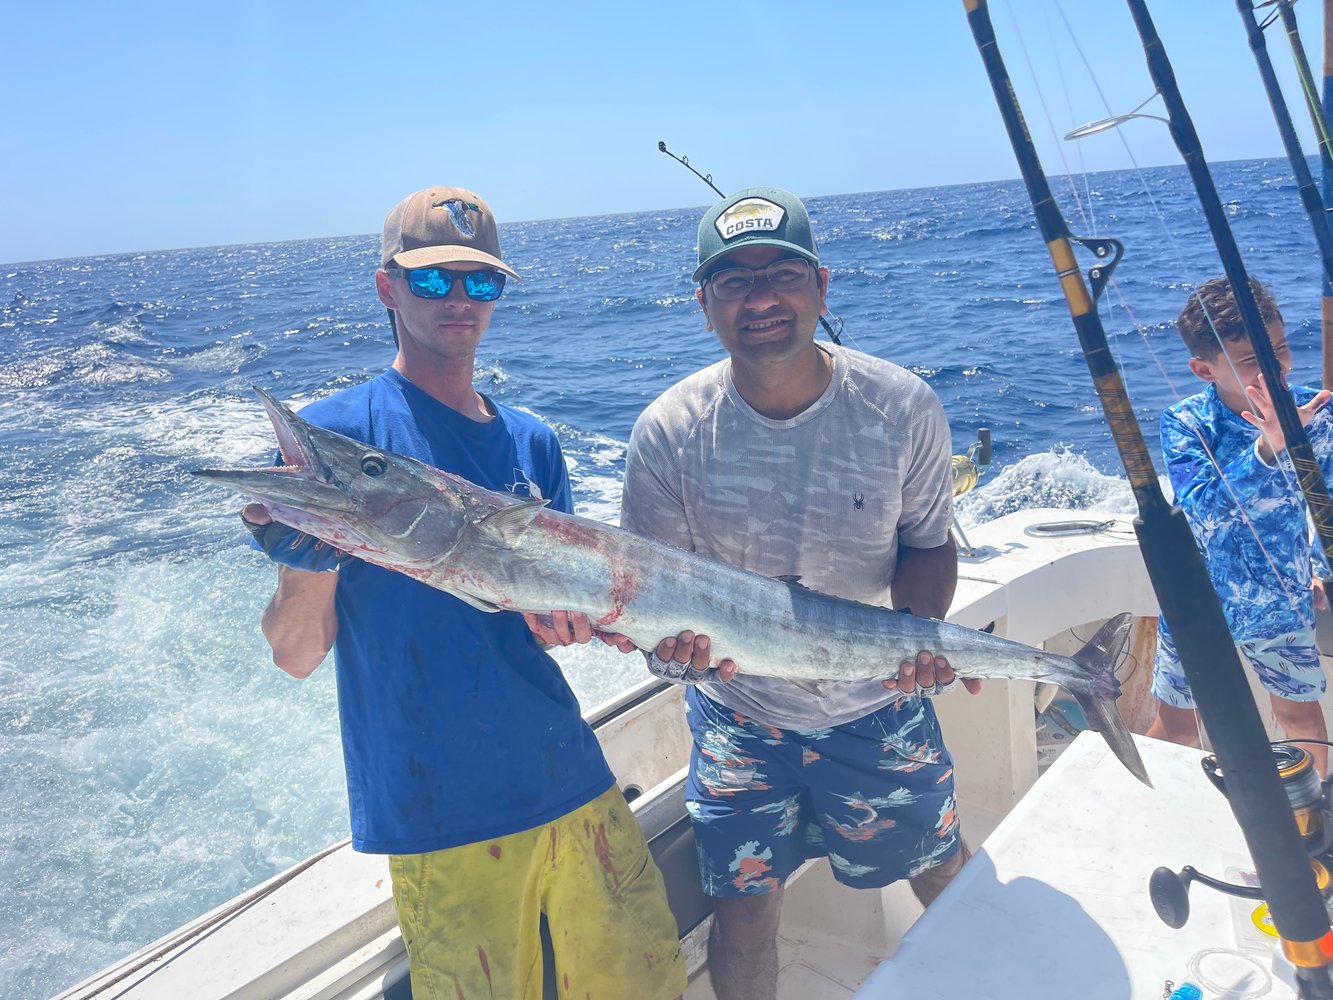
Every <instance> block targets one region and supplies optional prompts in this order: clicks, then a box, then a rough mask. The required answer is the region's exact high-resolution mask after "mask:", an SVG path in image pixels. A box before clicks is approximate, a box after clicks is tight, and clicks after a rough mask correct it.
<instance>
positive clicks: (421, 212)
mask: <svg viewBox="0 0 1333 1000" xmlns="http://www.w3.org/2000/svg"><path fill="white" fill-rule="evenodd" d="M460 260H466V261H477V262H478V263H482V264H486V265H488V266H490V267H495V268H499V269H500V270H501V271H503V272H504V273H505V274H507V275H509V276H510V277H511V278H515V279H517V278H518V275H517V274H516V273H515V272H514V271H513V270H512V269H511V268H510V267H509V266H508V265H507V264H505V262H504V261H502V260H501V259H500V232H499V230H498V229H497V228H496V225H495V216H494V215H492V214H491V210H490V206H488V205H487V204H486V202H484V201H482V199H481V196H480V195H478V194H475V193H473V192H472V191H468V190H467V189H466V188H458V187H432V188H426V190H424V191H418V192H417V193H416V194H411V195H408V196H407V197H406V198H404V199H403V200H402V201H400V202H399V203H398V204H397V205H395V206H394V207H393V211H391V212H390V213H389V217H388V218H387V219H385V220H384V234H383V236H382V237H381V238H380V266H381V267H388V266H389V264H390V262H392V263H394V264H397V265H398V266H399V267H407V268H412V267H430V266H431V265H432V264H450V263H453V262H454V261H460Z"/></svg>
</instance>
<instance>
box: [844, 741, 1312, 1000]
mask: <svg viewBox="0 0 1333 1000" xmlns="http://www.w3.org/2000/svg"><path fill="white" fill-rule="evenodd" d="M1138 742H1139V747H1140V750H1141V752H1142V754H1143V759H1144V762H1145V763H1146V764H1147V766H1148V770H1149V771H1150V772H1151V773H1152V775H1153V779H1154V781H1156V782H1157V786H1158V787H1157V788H1156V789H1150V788H1146V787H1144V786H1143V785H1141V784H1139V783H1138V782H1137V781H1135V780H1134V779H1133V778H1132V777H1130V776H1129V775H1128V774H1126V773H1125V772H1124V769H1123V768H1122V767H1121V766H1120V765H1119V763H1118V762H1117V761H1116V760H1115V758H1114V757H1112V756H1111V754H1110V751H1109V750H1107V748H1106V745H1105V743H1103V742H1102V741H1101V740H1100V739H1099V738H1098V737H1097V736H1096V734H1094V733H1084V734H1083V735H1082V736H1080V737H1079V738H1078V739H1077V740H1076V741H1075V742H1074V743H1073V744H1072V746H1071V747H1070V748H1069V749H1068V750H1067V751H1066V752H1065V753H1064V754H1063V755H1062V756H1061V758H1060V759H1059V760H1058V761H1057V762H1056V763H1055V765H1054V766H1053V767H1052V768H1051V770H1050V771H1049V772H1048V773H1047V774H1046V775H1045V776H1044V777H1043V778H1042V779H1041V781H1039V782H1038V783H1037V785H1036V787H1035V788H1033V790H1032V791H1031V792H1030V793H1029V794H1028V795H1027V796H1026V797H1025V798H1024V799H1023V801H1022V802H1021V803H1019V805H1018V807H1017V808H1016V809H1014V811H1013V812H1012V813H1010V814H1009V816H1008V817H1006V818H1005V820H1004V822H1003V823H1001V824H1000V826H999V828H998V829H997V830H996V831H995V832H994V833H993V834H992V835H991V836H990V837H989V838H988V839H987V840H986V842H985V844H984V845H982V848H981V850H980V851H978V852H977V854H976V856H975V857H974V858H973V859H972V860H971V861H970V862H968V864H967V867H966V868H964V870H963V871H962V872H961V873H960V874H959V875H958V877H957V878H955V879H954V881H953V882H952V883H950V884H949V886H948V887H947V888H946V889H945V890H944V892H943V893H942V894H941V895H940V897H939V899H937V900H936V901H935V902H934V903H933V904H931V907H930V909H929V910H927V911H926V913H925V914H924V915H923V916H922V918H921V919H920V920H918V921H917V923H916V925H915V926H914V927H912V929H911V930H910V931H909V932H908V933H907V935H906V936H905V937H904V938H903V940H902V941H901V942H900V943H899V945H898V948H897V950H896V951H895V953H894V955H893V957H892V958H891V959H890V960H888V961H886V962H884V963H883V964H882V965H881V966H880V967H879V968H878V969H877V970H876V971H875V973H874V974H873V975H872V976H871V977H870V978H869V979H868V980H867V981H866V983H865V984H864V986H862V987H861V989H860V990H859V991H858V992H857V993H856V994H855V995H856V997H857V1000H889V998H903V997H911V998H913V1000H957V998H959V997H986V998H987V1000H1030V998H1032V997H1039V996H1076V997H1080V998H1081V1000H1161V997H1162V996H1163V995H1164V992H1163V990H1164V986H1165V983H1166V982H1167V981H1168V980H1170V981H1171V982H1173V983H1174V984H1176V985H1177V986H1178V985H1180V983H1181V982H1183V981H1185V980H1186V979H1191V980H1193V981H1195V982H1196V983H1198V984H1199V985H1201V986H1205V987H1208V988H1209V990H1210V992H1206V993H1205V995H1206V996H1214V995H1220V996H1228V997H1245V996H1252V997H1264V998H1266V1000H1288V998H1291V997H1293V996H1294V993H1293V992H1292V990H1291V988H1290V987H1289V986H1288V985H1287V983H1285V982H1283V981H1282V980H1281V979H1280V978H1279V977H1278V976H1274V975H1272V958H1273V946H1274V945H1275V944H1276V943H1277V939H1276V938H1275V937H1272V936H1269V935H1266V934H1264V933H1262V932H1261V931H1260V930H1259V929H1258V928H1257V927H1256V925H1255V923H1254V922H1253V920H1252V915H1253V912H1254V909H1255V907H1256V906H1258V905H1259V904H1258V903H1257V902H1255V901H1253V900H1234V899H1233V897H1230V896H1226V895H1223V894H1221V893H1219V892H1216V891H1214V890H1212V889H1209V888H1208V887H1206V886H1199V885H1196V886H1194V887H1193V888H1192V889H1191V891H1190V894H1189V901H1190V916H1189V920H1188V921H1187V922H1186V924H1185V926H1184V927H1183V928H1181V929H1180V930H1172V929H1171V928H1169V927H1167V926H1166V925H1165V924H1163V923H1162V921H1161V920H1160V919H1159V918H1158V916H1157V914H1156V913H1155V912H1154V910H1153V907H1152V904H1151V902H1150V900H1149V898H1148V889H1147V887H1148V879H1149V877H1150V876H1151V874H1152V872H1153V870H1154V869H1155V868H1157V867H1158V866H1160V865H1165V866H1167V867H1169V868H1171V869H1172V870H1174V871H1179V870H1180V869H1181V868H1182V867H1184V866H1185V865H1194V866H1195V867H1196V868H1198V869H1199V870H1200V871H1202V872H1204V873H1205V874H1209V875H1212V876H1214V877H1218V878H1223V877H1226V871H1227V869H1228V868H1231V867H1233V866H1234V867H1238V868H1243V869H1248V870H1251V871H1252V865H1251V863H1250V861H1249V855H1248V853H1247V852H1246V848H1245V842H1244V839H1243V838H1242V836H1241V832H1240V829H1239V828H1238V827H1237V826H1236V822H1235V819H1234V818H1233V817H1232V814H1231V810H1230V808H1229V807H1228V805H1227V803H1226V800H1225V799H1224V798H1223V797H1222V795H1221V794H1220V793H1219V792H1218V791H1217V790H1216V789H1215V788H1213V786H1212V785H1211V784H1210V783H1209V782H1208V781H1207V780H1206V779H1205V777H1204V775H1203V772H1202V770H1201V769H1200V767H1199V759H1200V758H1201V757H1202V756H1203V753H1202V751H1199V750H1190V749H1187V748H1185V747H1178V746H1175V745H1173V744H1170V743H1163V742H1160V741H1157V740H1150V739H1148V738H1146V737H1140V738H1139V741H1138ZM1228 880H1229V881H1234V879H1228ZM999 928H1005V929H1006V930H1007V932H1006V933H1003V934H1000V933H997V929H999ZM1191 969H1194V970H1195V971H1194V972H1193V974H1191ZM1201 977H1203V978H1202V979H1201ZM1204 980H1206V981H1204Z"/></svg>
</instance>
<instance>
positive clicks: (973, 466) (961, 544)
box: [953, 427, 991, 556]
mask: <svg viewBox="0 0 1333 1000" xmlns="http://www.w3.org/2000/svg"><path fill="white" fill-rule="evenodd" d="M990 453H991V449H990V428H989V427H981V428H979V429H978V430H977V439H976V440H975V441H973V442H972V443H971V444H970V445H968V446H967V453H966V454H963V455H954V456H953V495H954V496H955V497H960V496H962V495H963V494H964V493H966V492H967V491H968V490H970V489H972V488H973V487H974V486H976V485H977V480H978V479H980V478H981V467H982V466H983V465H989V464H990ZM953 534H954V543H955V544H956V545H957V546H958V554H959V555H962V556H971V555H975V554H976V550H975V549H973V548H972V544H971V543H970V542H969V541H968V540H967V536H966V535H965V534H963V528H962V525H960V524H959V523H958V515H957V514H954V518H953Z"/></svg>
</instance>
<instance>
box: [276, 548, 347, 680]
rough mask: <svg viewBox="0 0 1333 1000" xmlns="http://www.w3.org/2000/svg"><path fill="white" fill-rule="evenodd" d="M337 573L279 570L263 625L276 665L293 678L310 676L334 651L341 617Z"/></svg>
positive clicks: (283, 567)
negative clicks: (335, 600) (337, 607)
mask: <svg viewBox="0 0 1333 1000" xmlns="http://www.w3.org/2000/svg"><path fill="white" fill-rule="evenodd" d="M337 587H338V574H337V573H306V572H302V571H301V570H295V569H290V568H288V567H286V566H279V567H278V589H277V590H276V591H275V592H274V594H273V599H272V600H270V601H269V604H268V607H267V608H266V609H265V610H264V616H263V618H262V619H261V621H260V625H261V627H262V628H263V631H264V638H265V639H267V640H268V644H269V645H270V646H271V647H272V648H273V662H274V663H275V664H277V665H278V666H279V667H281V668H282V669H283V670H285V671H287V673H289V674H291V675H292V676H293V677H308V676H310V674H311V673H312V672H313V671H314V669H315V668H316V667H317V666H319V664H320V663H321V662H322V661H323V659H324V657H325V656H327V655H328V652H329V650H330V649H332V648H333V640H334V639H335V638H337V636H338V616H337V612H336V611H335V609H334V603H333V595H334V591H336V590H337Z"/></svg>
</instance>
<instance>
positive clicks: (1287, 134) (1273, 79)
mask: <svg viewBox="0 0 1333 1000" xmlns="http://www.w3.org/2000/svg"><path fill="white" fill-rule="evenodd" d="M1288 6H1289V5H1288ZM1236 7H1237V9H1238V10H1239V11H1240V16H1241V20H1242V21H1244V22H1245V33H1246V35H1247V36H1248V37H1249V40H1250V49H1251V51H1253V52H1254V61H1255V63H1256V64H1257V65H1258V67H1259V78H1260V79H1261V80H1262V81H1263V84H1264V91H1265V92H1266V93H1267V94H1268V103H1269V106H1270V107H1271V108H1272V109H1273V120H1274V121H1275V122H1276V123H1277V130H1278V134H1279V135H1281V136H1282V146H1283V148H1284V149H1285V150H1286V151H1287V159H1288V160H1289V161H1291V172H1292V173H1293V174H1295V176H1296V187H1297V190H1298V191H1299V193H1300V197H1301V204H1302V205H1303V206H1304V207H1305V214H1306V215H1307V216H1309V217H1310V225H1311V226H1312V227H1313V228H1314V237H1315V242H1316V243H1318V244H1319V257H1320V260H1321V261H1322V262H1323V265H1324V281H1325V283H1326V284H1327V283H1328V282H1330V281H1333V229H1330V228H1329V224H1328V216H1327V214H1326V212H1325V210H1324V199H1323V197H1322V196H1321V195H1320V193H1319V189H1318V188H1317V187H1316V186H1315V182H1314V175H1312V174H1311V173H1310V168H1309V167H1308V166H1307V165H1306V163H1305V151H1304V150H1303V149H1301V140H1300V139H1299V137H1297V135H1296V126H1295V125H1294V124H1292V121H1291V112H1290V110H1289V109H1288V108H1287V102H1286V100H1285V99H1284V98H1283V96H1282V87H1281V85H1280V84H1279V83H1278V81H1277V73H1276V72H1275V71H1274V70H1273V60H1272V59H1271V58H1269V55H1268V45H1267V43H1266V41H1265V40H1264V30H1265V29H1266V28H1267V27H1268V25H1270V24H1272V23H1274V15H1273V14H1269V15H1268V17H1267V18H1265V19H1264V21H1263V22H1262V23H1261V22H1260V21H1259V19H1258V18H1257V17H1255V15H1254V10H1255V7H1254V3H1253V0H1236ZM1286 15H1287V16H1288V17H1290V16H1291V11H1290V9H1288V10H1287V11H1286ZM1291 25H1292V27H1291V28H1289V29H1288V35H1290V34H1291V31H1292V30H1294V27H1295V21H1294V19H1293V20H1292V22H1291ZM1298 45H1299V38H1298V39H1297V40H1296V41H1295V42H1294V43H1293V52H1295V51H1298V48H1297V46H1298ZM1304 61H1305V57H1304V54H1303V53H1302V54H1301V57H1300V59H1299V60H1298V62H1301V63H1303V62H1304ZM1309 71H1310V68H1309V66H1308V65H1306V67H1305V72H1306V74H1307V75H1308V74H1309ZM1311 84H1312V85H1313V81H1311ZM1307 104H1308V95H1307ZM1311 111H1312V112H1313V111H1314V107H1313V106H1311ZM1317 117H1318V118H1321V119H1322V117H1323V114H1322V112H1318V113H1317ZM1318 130H1319V126H1318V125H1316V132H1318ZM1320 148H1321V149H1324V144H1323V143H1322V142H1321V143H1320ZM1323 155H1325V156H1327V155H1328V153H1327V151H1326V150H1325V152H1324V154H1323ZM1264 339H1265V340H1266V339H1267V337H1265V338H1264ZM1265 378H1267V375H1265Z"/></svg>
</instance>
